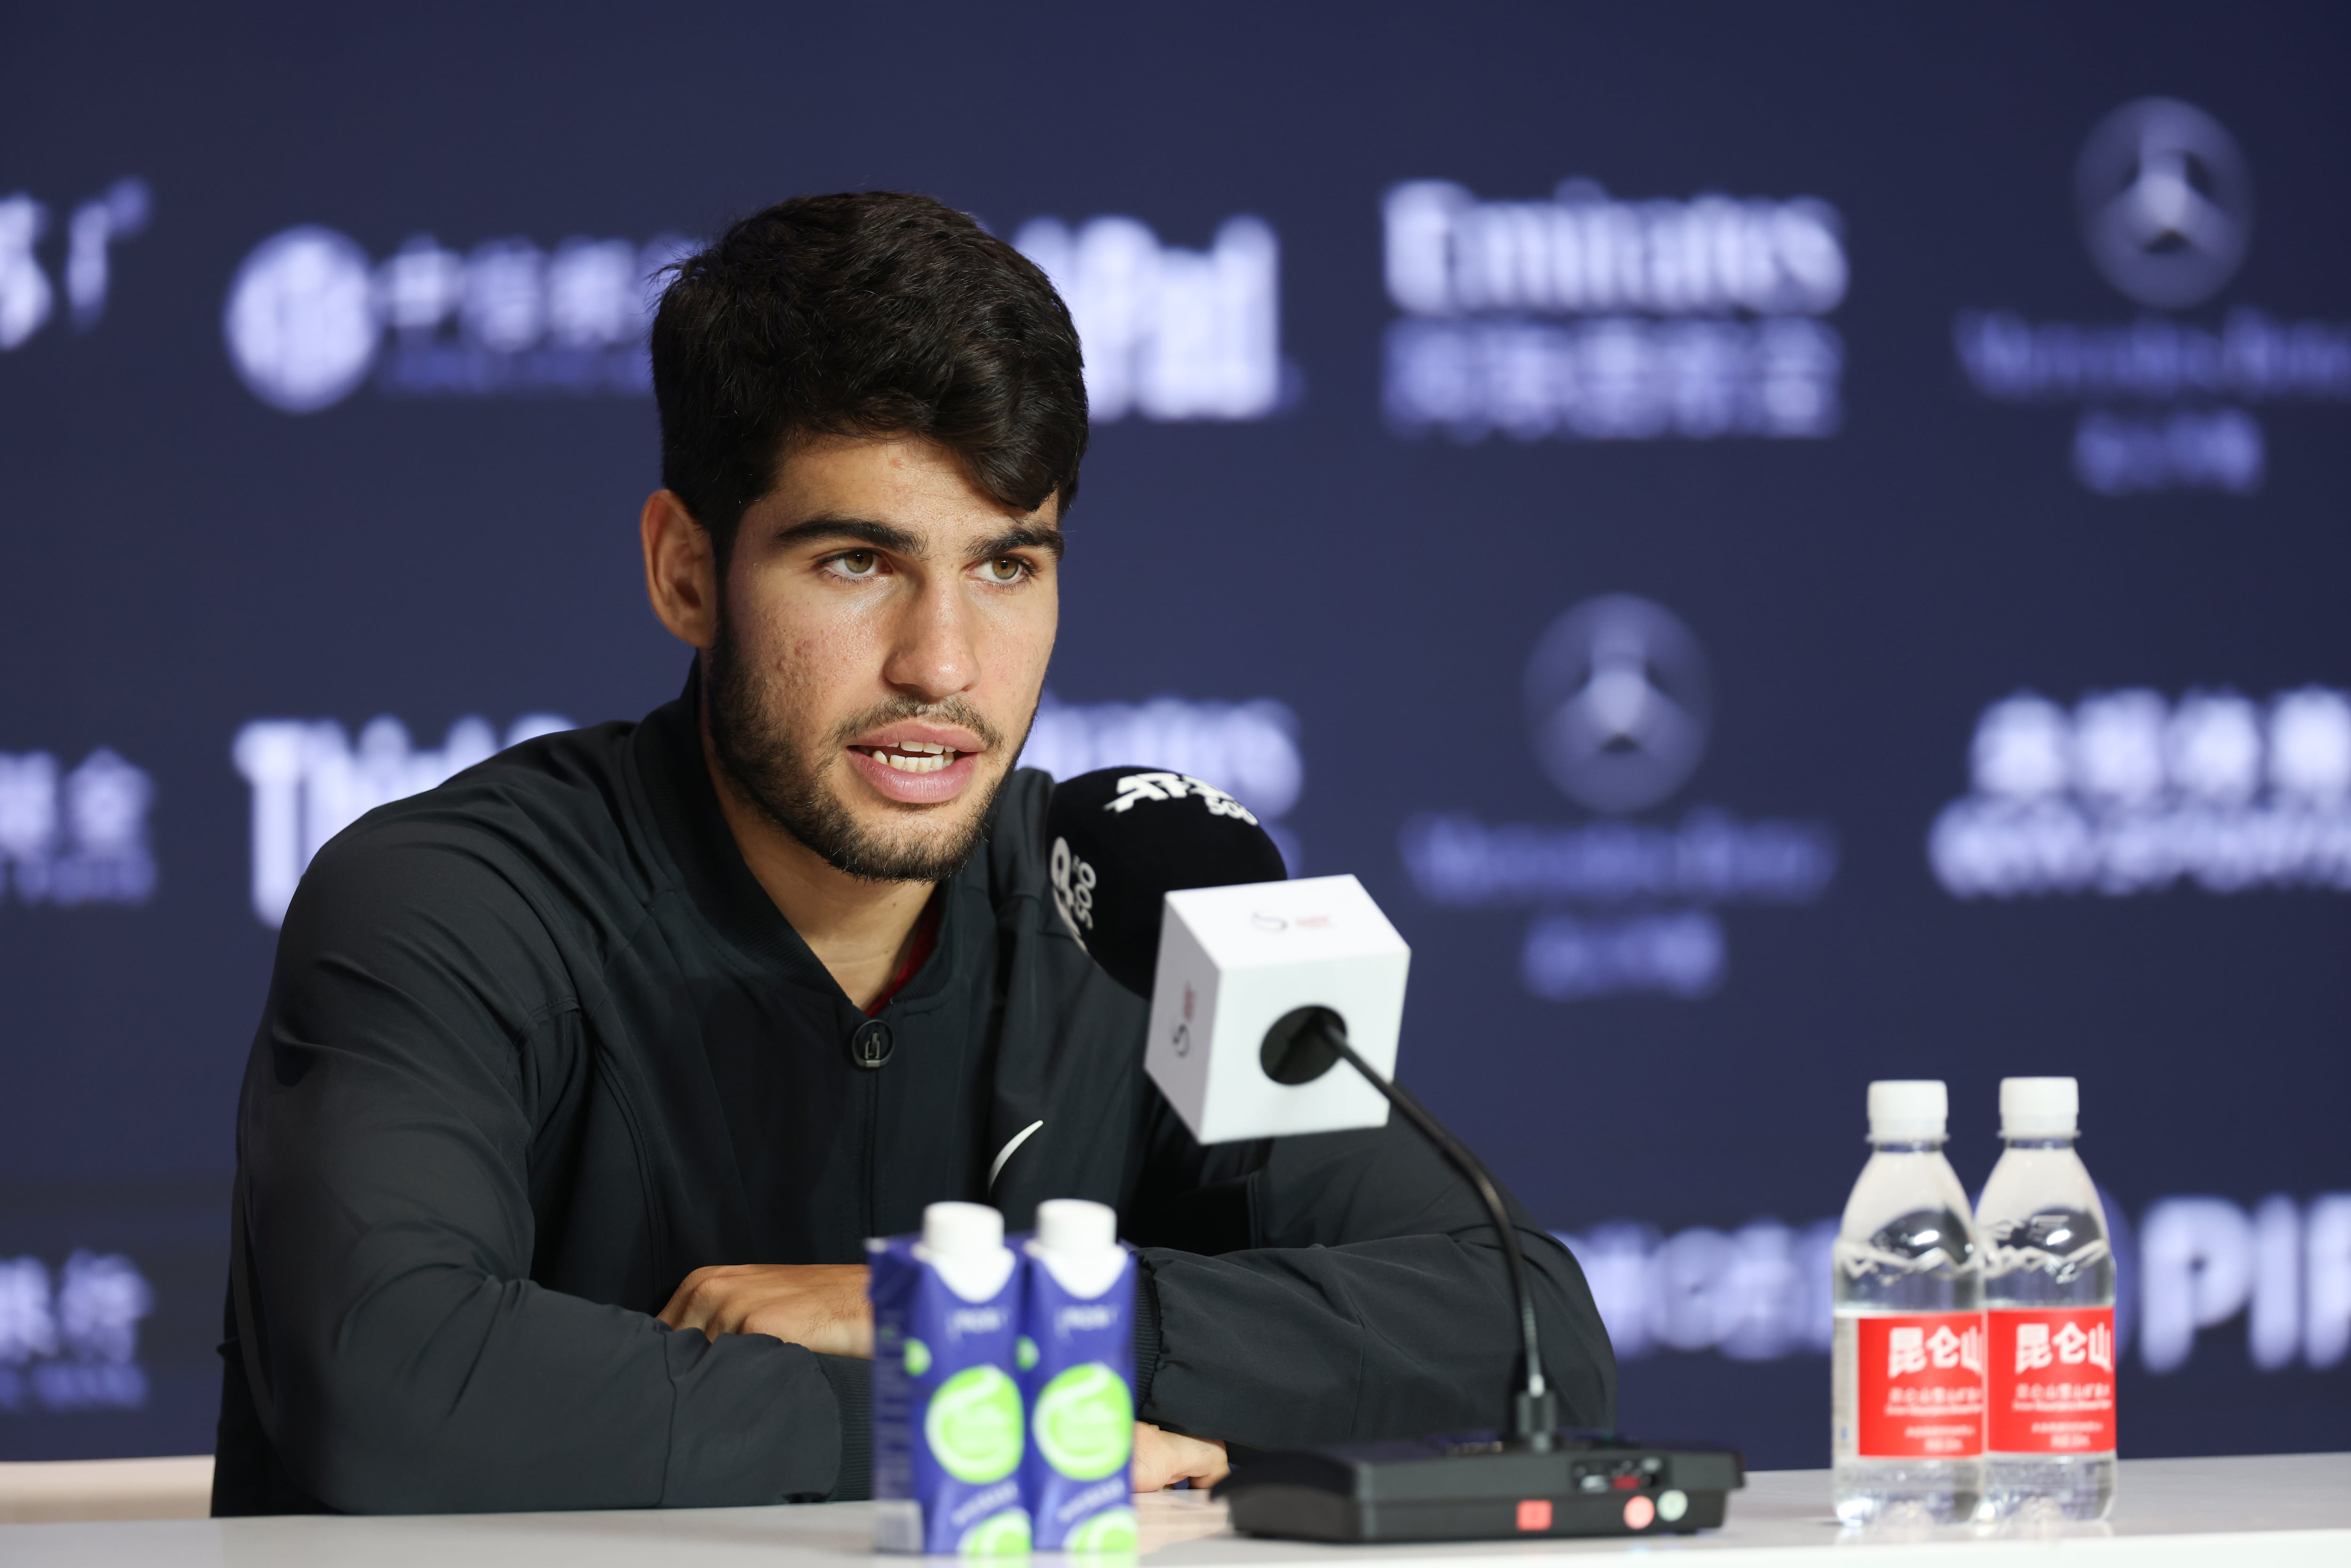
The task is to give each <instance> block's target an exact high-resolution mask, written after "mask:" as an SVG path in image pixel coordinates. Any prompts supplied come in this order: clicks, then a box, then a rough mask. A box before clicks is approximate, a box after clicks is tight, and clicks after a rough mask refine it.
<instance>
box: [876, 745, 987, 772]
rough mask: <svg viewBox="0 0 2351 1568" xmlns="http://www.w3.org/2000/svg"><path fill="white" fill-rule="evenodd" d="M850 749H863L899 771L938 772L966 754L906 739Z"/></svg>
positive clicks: (877, 759)
mask: <svg viewBox="0 0 2351 1568" xmlns="http://www.w3.org/2000/svg"><path fill="white" fill-rule="evenodd" d="M849 749H850V750H852V751H862V752H863V753H864V754H865V755H866V756H868V757H870V758H873V760H874V761H876V762H880V763H883V764H884V765H886V766H887V767H889V768H891V769H892V770H893V771H894V772H899V773H938V772H941V771H944V770H945V769H946V768H952V767H953V766H955V761H956V758H958V757H961V756H963V755H964V754H963V753H962V752H960V751H957V750H956V749H955V747H951V746H935V745H933V744H932V743H931V742H929V741H926V740H904V741H899V742H897V743H896V744H894V745H891V746H852V747H850V748H849Z"/></svg>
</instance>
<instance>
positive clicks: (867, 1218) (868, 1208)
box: [858, 1072, 882, 1242]
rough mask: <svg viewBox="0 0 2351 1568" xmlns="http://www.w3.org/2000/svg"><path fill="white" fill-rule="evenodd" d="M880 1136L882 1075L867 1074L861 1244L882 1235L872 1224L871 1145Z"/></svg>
mask: <svg viewBox="0 0 2351 1568" xmlns="http://www.w3.org/2000/svg"><path fill="white" fill-rule="evenodd" d="M881 1135H882V1074H880V1073H879V1072H869V1073H866V1074H865V1146H864V1157H863V1158H862V1160H861V1161H860V1162H859V1163H860V1165H861V1166H862V1167H863V1168H862V1172H861V1173H860V1179H861V1180H862V1183H863V1185H864V1191H863V1193H862V1195H861V1198H860V1201H859V1204H858V1213H859V1215H860V1216H861V1217H862V1220H863V1226H864V1228H862V1230H860V1231H859V1232H858V1239H859V1240H860V1241H861V1242H862V1241H863V1240H864V1239H866V1238H868V1237H872V1236H879V1235H880V1234H881V1233H882V1232H881V1231H880V1229H879V1228H876V1226H875V1225H874V1222H873V1207H874V1206H873V1145H875V1144H876V1143H877V1142H879V1141H880V1139H881Z"/></svg>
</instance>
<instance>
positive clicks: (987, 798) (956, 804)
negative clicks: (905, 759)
mask: <svg viewBox="0 0 2351 1568" xmlns="http://www.w3.org/2000/svg"><path fill="white" fill-rule="evenodd" d="M965 760H976V759H965ZM882 766H883V767H884V768H887V766H888V765H887V764H883V765H882ZM946 771H948V769H946V768H942V769H940V772H941V773H945V772H946ZM937 776H938V775H936V774H933V775H928V776H927V777H930V778H936V777H937ZM909 777H913V778H915V779H922V778H925V777H926V776H925V775H919V774H917V775H911V776H909ZM1003 781H1004V776H1003V774H1002V773H1000V772H997V771H994V770H989V771H988V772H987V773H984V774H983V773H980V772H979V771H977V769H976V768H967V770H966V771H965V774H964V776H963V778H961V779H958V780H956V789H955V792H954V793H952V794H950V795H948V796H947V797H946V799H944V800H935V801H931V802H924V801H920V800H905V799H904V798H902V797H901V796H898V795H895V794H888V795H885V794H883V793H882V792H881V791H880V790H879V789H873V788H871V787H869V786H868V785H867V784H866V783H864V782H863V781H862V770H861V771H860V773H859V774H858V776H856V777H852V778H848V779H839V780H838V781H837V783H836V786H835V788H834V789H833V790H832V791H831V794H832V805H833V811H832V813H831V816H832V820H833V827H834V831H833V833H832V834H831V835H830V837H831V841H830V842H829V843H825V844H821V845H820V844H817V843H810V845H809V847H810V848H811V849H814V850H816V851H817V852H819V853H820V854H822V855H823V856H824V858H825V859H826V860H828V861H830V862H831V863H832V865H833V866H834V868H835V869H836V870H840V871H844V872H847V873H850V874H851V875H852V876H861V877H864V878H867V879H868V880H871V881H876V882H945V881H946V879H947V878H949V877H951V876H953V875H955V874H956V873H957V872H959V871H961V870H962V869H963V868H964V865H965V864H966V862H968V861H969V860H970V859H971V857H972V854H973V853H974V852H976V851H977V849H978V848H979V845H980V843H981V841H982V840H983V838H984V836H985V833H986V826H987V809H988V807H989V805H990V804H991V803H993V801H994V800H995V798H996V790H997V788H998V786H999V785H1001V784H1002V783H1003ZM844 796H848V797H852V799H843V797H844Z"/></svg>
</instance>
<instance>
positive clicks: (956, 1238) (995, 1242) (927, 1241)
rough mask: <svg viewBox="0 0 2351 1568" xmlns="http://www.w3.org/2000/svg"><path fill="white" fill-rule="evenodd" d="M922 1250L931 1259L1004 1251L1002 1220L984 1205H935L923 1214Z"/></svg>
mask: <svg viewBox="0 0 2351 1568" xmlns="http://www.w3.org/2000/svg"><path fill="white" fill-rule="evenodd" d="M923 1246H924V1248H925V1249H926V1250H927V1251H928V1252H929V1253H930V1254H931V1256H932V1257H934V1258H974V1257H981V1256H985V1255H986V1254H987V1253H990V1252H999V1251H1002V1250H1003V1249H1004V1216H1002V1215H1001V1214H998V1212H997V1211H996V1210H994V1209H992V1208H990V1207H987V1205H986V1204H984V1203H935V1204H932V1205H931V1206H930V1207H927V1208H925V1209H924V1210H923Z"/></svg>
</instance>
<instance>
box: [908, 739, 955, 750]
mask: <svg viewBox="0 0 2351 1568" xmlns="http://www.w3.org/2000/svg"><path fill="white" fill-rule="evenodd" d="M898 749H899V750H901V751H922V752H938V751H945V750H946V747H944V746H935V745H933V744H932V743H931V742H929V741H927V740H902V741H900V742H899V743H898Z"/></svg>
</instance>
